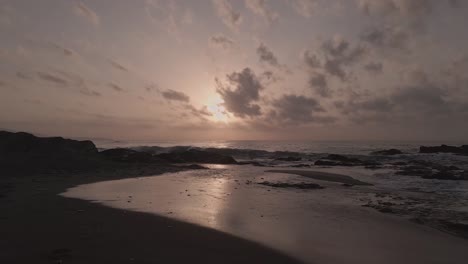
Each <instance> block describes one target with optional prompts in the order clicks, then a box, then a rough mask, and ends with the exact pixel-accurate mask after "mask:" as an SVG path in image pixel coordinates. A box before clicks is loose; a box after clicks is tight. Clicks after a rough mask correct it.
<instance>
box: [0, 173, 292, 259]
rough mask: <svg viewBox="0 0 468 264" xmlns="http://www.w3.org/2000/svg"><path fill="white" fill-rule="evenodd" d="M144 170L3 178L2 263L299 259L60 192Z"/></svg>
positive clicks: (244, 241) (0, 201)
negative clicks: (73, 197)
mask: <svg viewBox="0 0 468 264" xmlns="http://www.w3.org/2000/svg"><path fill="white" fill-rule="evenodd" d="M174 170H176V168H173V167H172V168H158V169H157V170H156V171H153V172H152V173H153V174H157V173H162V172H164V171H174ZM137 172H138V173H139V172H140V171H139V170H135V169H128V170H122V171H121V172H120V173H115V172H112V173H101V174H99V173H90V174H78V175H68V174H64V175H53V176H52V175H37V176H28V177H21V178H18V177H14V178H9V177H5V176H3V177H1V185H0V186H1V195H2V197H1V198H0V210H1V212H2V213H1V215H0V236H1V237H2V239H0V248H1V250H0V260H1V262H2V263H246V262H254V263H262V262H268V263H299V262H298V261H296V260H294V259H293V258H290V257H287V256H285V255H284V254H280V253H278V252H276V251H273V250H271V249H269V248H266V247H264V246H261V245H259V244H257V243H253V242H249V241H246V240H244V239H240V238H236V237H233V236H231V235H228V234H225V233H221V232H218V231H214V230H211V229H208V228H203V227H200V226H196V225H193V224H188V223H183V222H180V221H176V220H173V219H169V218H167V217H162V216H155V215H151V214H147V213H138V212H131V211H127V210H118V209H112V208H108V207H105V206H102V205H99V204H95V203H89V202H86V201H82V200H78V199H68V198H64V197H62V196H59V195H58V194H59V193H62V192H64V191H65V189H66V188H69V187H73V186H75V185H78V184H84V183H90V182H96V181H102V180H104V179H118V178H124V177H134V176H136V175H135V174H137ZM120 174H123V175H125V176H123V175H120Z"/></svg>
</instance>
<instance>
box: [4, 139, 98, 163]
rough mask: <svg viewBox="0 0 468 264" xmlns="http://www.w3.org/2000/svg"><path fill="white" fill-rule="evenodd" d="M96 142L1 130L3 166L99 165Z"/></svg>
mask: <svg viewBox="0 0 468 264" xmlns="http://www.w3.org/2000/svg"><path fill="white" fill-rule="evenodd" d="M99 159H100V158H99V155H98V150H97V148H96V146H95V145H94V143H93V142H91V141H88V140H85V141H78V140H72V139H64V138H62V137H36V136H34V135H32V134H28V133H24V132H18V133H12V132H6V131H0V166H2V169H3V170H7V171H9V170H11V171H35V172H41V171H60V170H87V169H90V168H93V167H95V166H96V165H97V163H98V161H99Z"/></svg>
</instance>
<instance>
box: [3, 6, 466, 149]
mask: <svg viewBox="0 0 468 264" xmlns="http://www.w3.org/2000/svg"><path fill="white" fill-rule="evenodd" d="M466 25H468V1H464V0H334V1H333V0H197V1H182V0H132V1H129V0H93V1H92V0H76V1H75V0H40V1H38V0H0V35H1V38H0V61H1V63H0V129H6V130H13V131H28V132H33V133H36V134H40V135H60V136H66V137H87V138H109V139H121V140H466V139H467V135H468V122H467V121H466V120H468V31H467V30H466Z"/></svg>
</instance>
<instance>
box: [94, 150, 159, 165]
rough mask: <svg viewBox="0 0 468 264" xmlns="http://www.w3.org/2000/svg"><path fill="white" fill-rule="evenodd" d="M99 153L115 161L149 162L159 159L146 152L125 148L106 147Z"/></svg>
mask: <svg viewBox="0 0 468 264" xmlns="http://www.w3.org/2000/svg"><path fill="white" fill-rule="evenodd" d="M100 155H102V156H103V157H105V158H106V159H108V160H111V161H115V162H132V163H149V162H155V161H160V160H159V159H157V158H155V157H153V155H152V154H150V153H148V152H142V151H136V150H131V149H125V148H116V149H107V150H104V151H102V152H100Z"/></svg>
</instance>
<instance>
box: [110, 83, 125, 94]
mask: <svg viewBox="0 0 468 264" xmlns="http://www.w3.org/2000/svg"><path fill="white" fill-rule="evenodd" d="M108 85H109V87H110V88H112V89H113V90H114V91H116V92H123V91H125V89H124V88H122V87H121V86H119V85H118V84H115V83H112V82H110V83H109V84H108Z"/></svg>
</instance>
